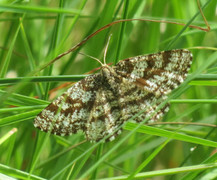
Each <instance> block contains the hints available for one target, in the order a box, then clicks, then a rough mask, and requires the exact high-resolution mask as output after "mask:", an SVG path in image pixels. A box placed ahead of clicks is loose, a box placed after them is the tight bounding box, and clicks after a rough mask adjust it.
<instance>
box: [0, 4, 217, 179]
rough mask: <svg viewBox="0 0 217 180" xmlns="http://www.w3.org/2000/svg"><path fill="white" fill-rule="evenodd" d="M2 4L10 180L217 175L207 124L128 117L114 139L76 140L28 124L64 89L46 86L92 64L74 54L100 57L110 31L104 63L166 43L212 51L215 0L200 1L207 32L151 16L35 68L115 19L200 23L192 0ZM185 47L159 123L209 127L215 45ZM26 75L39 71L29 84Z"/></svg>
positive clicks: (3, 162)
mask: <svg viewBox="0 0 217 180" xmlns="http://www.w3.org/2000/svg"><path fill="white" fill-rule="evenodd" d="M0 2H1V3H2V4H0V37H1V38H0V48H1V49H0V76H1V79H0V84H1V86H0V87H1V89H0V106H1V109H0V173H2V174H4V175H7V176H8V177H9V176H10V177H11V178H12V177H13V178H18V179H79V178H80V179H104V180H105V179H107V180H108V179H127V178H129V179H133V176H135V177H137V178H141V179H145V178H147V177H154V178H153V179H179V180H180V179H215V178H217V175H216V174H217V173H216V167H217V163H216V160H217V154H216V153H215V152H216V151H215V150H216V147H217V142H216V138H217V132H216V129H215V128H212V127H206V126H196V125H194V126H192V125H185V126H184V125H180V126H178V125H161V126H144V125H142V126H141V125H138V124H134V123H127V124H126V125H125V126H124V132H123V133H122V134H121V135H120V136H119V137H118V138H117V139H116V140H114V141H113V142H109V143H104V144H103V143H102V144H100V143H97V144H91V143H89V142H85V143H83V144H81V145H77V144H79V143H81V142H83V140H84V136H83V134H81V133H78V134H76V135H72V136H69V137H58V136H54V135H49V134H46V133H43V132H40V131H39V130H37V129H35V128H34V126H33V119H34V117H35V116H36V115H37V114H38V113H39V112H40V111H41V110H42V109H43V108H44V107H45V106H46V105H47V104H48V103H49V101H51V99H53V98H54V97H57V96H58V95H60V94H61V93H62V92H64V91H65V90H66V88H63V89H60V90H57V91H55V93H52V94H49V91H50V90H51V89H53V88H55V87H58V85H60V84H63V83H64V82H63V81H77V80H79V79H81V76H80V75H83V74H84V73H86V72H88V71H91V70H93V69H94V68H96V67H99V66H100V65H99V64H98V63H97V62H95V61H93V60H91V59H89V58H87V57H84V56H81V55H79V54H78V52H83V53H85V54H88V55H91V56H94V57H96V58H98V59H102V56H103V52H104V47H105V43H106V42H107V39H108V36H109V35H110V34H112V38H111V42H110V45H109V48H108V53H107V62H108V63H110V62H113V63H115V62H117V61H118V60H120V59H124V58H127V57H131V56H136V55H140V54H146V53H153V52H157V51H162V50H167V49H178V48H191V47H194V46H206V47H212V48H215V47H216V45H217V33H216V29H217V24H216V20H217V18H216V2H215V1H211V0H201V6H202V7H203V8H204V9H203V11H204V14H205V16H206V18H207V20H208V22H209V24H210V26H211V31H210V32H204V31H201V30H196V29H191V28H187V29H184V31H182V30H183V28H186V27H182V26H178V25H174V24H172V25H171V24H159V23H153V22H141V21H133V22H127V23H122V24H117V25H114V26H112V27H111V28H109V29H106V30H104V31H102V32H100V33H99V34H97V35H96V36H94V37H93V38H92V39H90V40H89V41H87V43H86V44H84V45H82V46H81V47H80V48H79V49H78V50H77V51H75V52H72V53H71V54H69V55H67V56H64V57H63V58H61V59H60V60H59V61H57V62H56V63H54V64H52V65H51V66H49V67H47V68H46V69H44V70H42V71H39V67H40V66H42V65H44V64H46V63H48V62H49V61H51V60H52V59H53V58H54V57H56V56H57V55H59V54H60V53H62V52H65V51H66V50H68V49H69V48H71V47H72V46H74V45H75V44H77V43H78V42H80V41H81V40H83V39H84V38H85V37H86V36H87V35H90V34H91V33H92V32H94V31H96V30H97V29H99V28H100V27H102V26H104V25H106V24H108V23H110V22H112V21H114V20H118V19H124V18H128V19H129V18H142V19H151V20H154V19H158V20H170V21H174V22H183V23H189V22H191V21H193V22H192V24H194V25H198V26H202V27H205V24H204V21H203V19H202V16H201V15H200V14H199V13H198V7H197V3H196V0H195V1H193V0H182V1H179V0H170V1H167V0H161V1H157V0H146V1H141V0H131V1H130V0H125V1H123V0H119V1H117V0H109V1H103V0H101V1H99V0H73V1H71V0H65V1H64V0H60V1H49V0H38V1H28V0H26V1H22V0H3V1H0ZM192 53H193V55H194V60H193V64H192V68H191V72H190V75H189V77H188V80H187V81H186V82H185V83H184V84H183V85H182V86H181V87H180V88H179V89H178V90H177V91H176V92H175V93H174V94H175V95H174V96H171V99H170V102H171V108H170V111H169V113H168V114H167V115H166V116H165V117H164V120H163V121H165V122H195V123H206V124H213V125H215V124H216V123H217V122H216V121H217V118H216V104H215V103H217V100H216V97H217V93H216V92H217V90H216V86H217V83H216V80H217V76H216V73H217V53H216V52H215V49H213V50H210V49H194V50H192ZM33 75H34V76H39V77H40V78H38V79H35V80H34V81H35V82H30V80H31V79H32V78H31V77H32V76H33ZM61 75H76V76H67V77H65V76H61ZM41 76H45V77H44V78H42V77H41ZM47 76H49V77H47ZM9 77H10V78H13V79H8V78H9ZM17 77H20V78H19V79H18V78H17ZM29 77H30V78H29ZM18 80H19V81H18ZM50 81H55V82H50ZM57 81H58V82H57ZM59 81H62V82H59ZM135 128H136V129H135ZM2 174H0V178H1V177H3V175H2ZM129 175H130V176H129ZM135 177H134V178H135ZM4 178H6V177H4Z"/></svg>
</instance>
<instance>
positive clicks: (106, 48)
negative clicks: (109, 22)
mask: <svg viewBox="0 0 217 180" xmlns="http://www.w3.org/2000/svg"><path fill="white" fill-rule="evenodd" d="M111 36H112V34H110V36H109V38H108V42H107V44H106V47H105V52H104V58H103V63H104V64H106V60H105V59H106V54H107V50H108V45H109V41H110V39H111Z"/></svg>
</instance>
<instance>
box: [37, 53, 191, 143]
mask: <svg viewBox="0 0 217 180" xmlns="http://www.w3.org/2000/svg"><path fill="white" fill-rule="evenodd" d="M191 63H192V53H191V52H190V51H189V50H187V49H177V50H169V51H162V52H159V53H154V54H148V55H140V56H136V57H131V58H127V59H124V60H121V61H119V62H118V63H117V64H116V65H115V66H113V67H110V66H108V65H106V63H104V64H102V63H101V64H102V67H101V70H100V73H97V74H93V75H90V76H88V77H86V78H84V79H83V80H81V81H79V82H77V83H75V84H74V85H73V86H72V87H71V88H69V89H68V90H67V91H66V92H65V93H63V94H62V95H61V96H59V97H58V98H57V99H56V100H54V101H53V102H52V103H50V104H49V105H48V106H47V107H46V108H45V109H44V110H42V112H40V113H39V114H38V115H37V117H36V118H35V120H34V126H35V127H37V128H39V129H40V130H42V131H45V132H48V131H49V132H51V133H52V134H55V135H60V136H67V135H71V134H74V133H77V132H78V131H79V130H81V131H83V132H84V134H85V136H86V139H87V140H89V141H91V142H97V141H100V140H101V139H103V138H104V137H106V136H108V138H107V139H106V140H107V141H112V140H114V139H115V137H116V136H117V135H118V134H120V133H121V129H120V130H119V131H117V132H115V130H116V129H117V128H118V127H120V126H121V125H122V124H123V123H125V122H126V121H128V120H129V119H130V118H131V117H132V116H134V115H135V114H137V113H138V112H140V111H142V110H143V111H144V113H142V114H141V115H139V116H138V117H137V118H136V119H134V120H135V121H136V122H141V121H143V120H144V119H145V118H147V117H149V121H151V122H153V121H158V120H159V119H161V118H162V116H163V115H164V114H165V112H167V111H168V110H169V105H168V104H166V105H165V106H164V107H162V108H161V109H159V110H158V111H157V112H156V113H155V115H154V116H153V117H152V116H151V114H153V112H155V110H156V108H157V107H158V106H159V104H160V103H159V102H162V101H164V100H165V98H166V97H167V94H168V93H170V92H171V91H172V90H173V89H175V88H177V87H178V86H179V85H180V84H181V83H182V82H183V81H184V80H185V78H186V76H187V73H188V70H189V69H190V66H191Z"/></svg>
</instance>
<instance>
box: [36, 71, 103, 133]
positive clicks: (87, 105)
mask: <svg viewBox="0 0 217 180" xmlns="http://www.w3.org/2000/svg"><path fill="white" fill-rule="evenodd" d="M99 87H101V76H100V75H99V74H95V75H90V76H88V77H86V78H84V79H83V80H81V81H79V82H77V83H75V84H74V85H73V86H72V87H71V88H69V89H68V90H67V91H66V92H65V93H63V94H62V95H61V96H59V97H58V98H57V99H56V100H54V101H53V102H52V103H50V104H49V105H48V106H47V107H46V108H45V109H44V110H43V111H42V112H41V113H39V114H38V116H37V117H36V118H35V121H34V126H35V127H37V128H39V129H40V130H42V131H45V132H48V131H50V132H51V133H53V134H56V135H61V136H65V135H71V134H72V133H76V132H77V131H78V130H82V131H84V132H85V130H86V122H87V120H88V118H89V117H90V113H91V109H92V108H93V105H94V102H95V99H96V89H98V88H99Z"/></svg>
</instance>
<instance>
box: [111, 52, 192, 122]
mask: <svg viewBox="0 0 217 180" xmlns="http://www.w3.org/2000/svg"><path fill="white" fill-rule="evenodd" d="M191 63H192V54H191V52H190V51H188V50H186V49H178V50H170V51H162V52H159V53H155V54H148V55H141V56H136V57H132V58H128V59H125V60H122V61H120V62H119V63H117V65H116V66H115V67H114V69H115V71H116V73H117V74H119V75H121V76H122V77H123V78H125V79H126V80H127V81H129V82H130V84H131V85H129V86H125V87H126V88H127V89H125V92H124V93H123V97H122V102H123V104H125V107H123V118H124V117H126V118H124V119H128V118H130V117H132V115H134V114H136V113H138V112H140V111H141V110H144V109H145V112H144V114H142V115H141V116H139V117H138V118H137V119H135V120H136V121H138V122H140V121H142V120H143V119H144V118H146V117H147V116H150V115H151V114H152V113H153V112H154V111H155V109H156V108H157V106H158V105H159V104H160V103H161V102H162V101H163V100H164V99H165V98H166V95H167V94H168V93H169V92H171V90H173V89H174V88H176V87H178V85H179V84H180V83H182V82H183V81H184V79H185V78H186V76H187V72H188V70H189V69H190V66H191ZM168 110H169V105H168V104H167V105H165V107H163V108H162V109H161V110H159V111H158V112H157V114H156V115H155V116H154V117H151V118H150V121H156V120H158V119H160V118H161V117H162V116H163V114H164V113H165V112H166V111H168Z"/></svg>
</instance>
